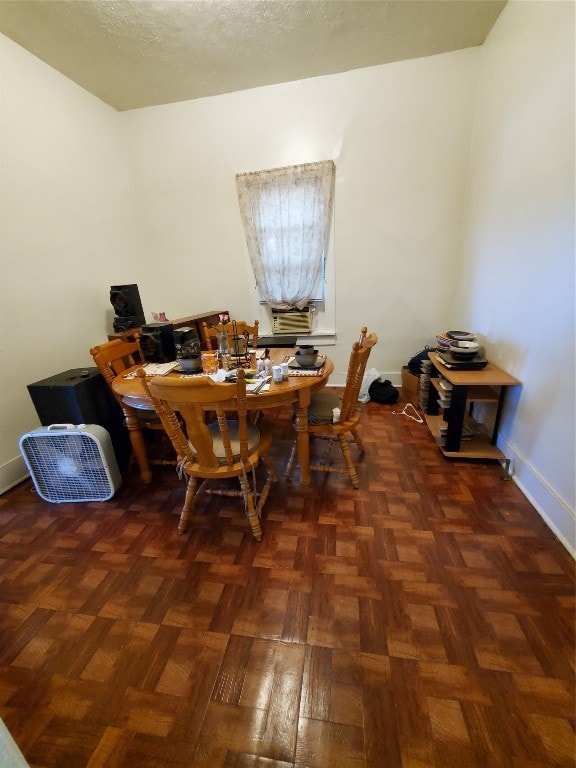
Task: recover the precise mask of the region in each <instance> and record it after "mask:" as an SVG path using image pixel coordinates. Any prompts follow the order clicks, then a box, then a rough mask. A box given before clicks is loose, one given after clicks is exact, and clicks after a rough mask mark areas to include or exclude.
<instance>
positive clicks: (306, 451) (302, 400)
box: [296, 389, 311, 486]
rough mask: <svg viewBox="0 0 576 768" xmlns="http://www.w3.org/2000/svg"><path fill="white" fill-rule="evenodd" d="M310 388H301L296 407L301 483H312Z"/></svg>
mask: <svg viewBox="0 0 576 768" xmlns="http://www.w3.org/2000/svg"><path fill="white" fill-rule="evenodd" d="M309 405H310V390H308V389H301V390H300V392H299V394H298V405H297V408H296V437H297V440H298V464H299V466H300V485H303V486H308V485H310V482H311V481H310V435H309V433H308V406H309Z"/></svg>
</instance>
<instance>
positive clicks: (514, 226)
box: [457, 2, 576, 549]
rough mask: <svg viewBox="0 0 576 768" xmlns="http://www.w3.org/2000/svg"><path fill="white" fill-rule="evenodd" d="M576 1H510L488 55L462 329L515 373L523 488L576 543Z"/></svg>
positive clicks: (507, 428) (514, 453)
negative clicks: (475, 333) (473, 334)
mask: <svg viewBox="0 0 576 768" xmlns="http://www.w3.org/2000/svg"><path fill="white" fill-rule="evenodd" d="M574 61H575V57H574V3H572V2H509V3H508V4H507V6H506V7H505V8H504V11H503V12H502V14H501V16H500V18H499V20H498V22H497V24H496V26H495V27H494V29H493V31H492V33H491V34H490V36H489V37H488V40H487V41H486V43H485V44H484V46H483V48H482V54H481V67H480V79H479V86H478V105H477V114H476V120H475V131H474V141H473V145H472V164H471V173H470V189H469V196H468V202H467V206H466V241H465V247H464V259H463V275H462V282H461V285H460V290H459V296H460V302H459V307H460V311H459V313H458V315H457V318H458V320H459V321H461V320H463V321H464V323H465V325H466V327H468V328H473V329H475V330H477V331H479V332H480V333H481V334H482V335H483V336H484V337H485V339H486V342H487V349H488V352H489V357H490V359H491V360H493V361H494V362H496V363H500V364H501V365H502V367H504V368H506V369H507V370H508V371H510V372H511V373H513V374H514V375H515V376H517V377H518V378H519V379H520V380H521V381H522V382H523V386H522V388H521V389H520V388H518V389H517V390H516V391H514V392H513V394H512V397H511V398H510V406H509V408H508V409H507V411H506V414H505V418H504V420H503V423H502V430H501V433H502V434H501V443H502V445H501V447H502V449H503V450H504V452H505V453H506V454H507V455H508V456H509V457H511V458H512V460H513V470H514V473H515V476H516V480H517V482H518V483H519V484H520V486H521V487H522V488H523V490H524V491H525V493H526V494H527V495H528V496H529V498H531V500H532V501H533V503H534V504H535V505H536V506H537V507H538V508H539V510H540V511H541V513H542V514H543V516H544V517H545V519H547V520H548V522H549V523H550V525H551V526H552V528H553V529H554V530H555V531H556V533H557V534H558V535H559V536H561V537H562V539H563V540H564V542H565V543H567V544H568V545H569V546H570V547H571V548H572V549H573V548H574V544H575V512H574V510H575V505H576V492H575V468H576V454H575V434H576V433H575V423H576V421H575V403H576V392H575V363H574V353H575V317H574V299H575V292H574V291H575V284H574V265H575V261H574V256H575V253H574V216H575V200H574V189H575V179H574V135H575V134H574Z"/></svg>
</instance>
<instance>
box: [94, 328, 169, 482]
mask: <svg viewBox="0 0 576 768" xmlns="http://www.w3.org/2000/svg"><path fill="white" fill-rule="evenodd" d="M90 354H91V355H92V358H93V360H94V362H95V363H96V365H97V366H98V370H99V371H100V373H101V374H102V376H103V377H104V380H105V381H106V383H107V384H108V386H109V387H110V389H111V390H112V382H113V381H114V378H115V377H116V376H118V375H119V374H121V373H122V372H123V371H125V370H126V369H128V368H130V367H132V366H134V365H137V364H142V363H143V362H144V356H143V354H142V351H141V349H140V342H139V338H138V334H136V337H135V339H134V340H133V341H124V340H123V339H114V340H112V341H107V342H105V343H104V344H99V345H98V346H96V347H92V349H91V350H90ZM112 393H113V394H114V397H115V398H116V400H117V401H118V403H119V404H120V407H121V408H122V411H123V413H124V417H125V423H126V426H127V427H128V431H129V433H130V443H131V446H132V452H133V454H134V458H135V459H136V463H137V464H138V468H139V470H140V474H141V476H142V479H143V480H144V482H150V479H151V472H150V467H149V465H150V464H161V465H166V464H172V465H174V464H175V463H176V462H175V460H174V459H160V458H158V459H152V458H149V457H148V454H147V451H146V443H145V442H144V438H143V435H142V429H149V430H154V431H156V432H157V433H159V434H163V433H164V427H163V426H162V422H161V421H160V419H159V418H158V415H157V414H156V411H155V410H154V407H153V406H152V405H151V404H150V403H149V402H147V401H146V400H145V399H144V398H143V399H142V401H141V402H138V401H135V400H131V401H130V404H129V406H128V407H127V406H126V404H125V403H124V402H123V401H122V398H121V397H119V396H118V395H117V394H116V393H115V392H114V390H112Z"/></svg>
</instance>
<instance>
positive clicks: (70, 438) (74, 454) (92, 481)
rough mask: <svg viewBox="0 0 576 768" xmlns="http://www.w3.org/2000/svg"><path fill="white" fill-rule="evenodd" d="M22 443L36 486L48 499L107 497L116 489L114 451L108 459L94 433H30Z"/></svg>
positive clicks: (92, 499)
mask: <svg viewBox="0 0 576 768" xmlns="http://www.w3.org/2000/svg"><path fill="white" fill-rule="evenodd" d="M106 435H107V433H106ZM107 436H108V435H107ZM108 438H109V436H108ZM20 447H21V450H22V454H23V456H24V458H25V460H26V463H27V465H28V468H29V470H30V474H31V477H32V480H33V481H34V485H35V486H36V490H37V491H38V493H39V494H40V496H42V498H43V499H45V500H46V501H53V502H65V501H106V500H107V499H109V498H111V496H113V494H114V492H115V490H116V488H115V486H114V482H113V480H112V478H111V475H110V471H109V466H108V464H109V463H110V462H113V463H114V465H115V458H114V455H113V454H112V455H111V456H108V459H107V460H106V459H105V457H104V456H103V454H102V451H101V446H100V444H99V442H98V441H97V440H96V439H94V438H93V437H92V436H91V435H88V434H82V433H78V432H73V433H68V432H63V433H56V432H50V433H47V434H34V433H30V434H28V435H25V436H24V437H23V438H22V440H21V441H20ZM110 448H111V446H110Z"/></svg>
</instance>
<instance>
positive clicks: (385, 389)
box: [368, 379, 400, 405]
mask: <svg viewBox="0 0 576 768" xmlns="http://www.w3.org/2000/svg"><path fill="white" fill-rule="evenodd" d="M368 394H369V395H370V400H374V402H375V403H383V404H384V405H393V404H394V403H397V402H398V398H399V397H400V392H399V391H398V390H397V389H396V387H395V386H394V385H393V384H392V382H391V381H389V380H388V379H385V380H384V381H382V380H381V379H376V381H373V382H372V384H370V388H369V390H368Z"/></svg>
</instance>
